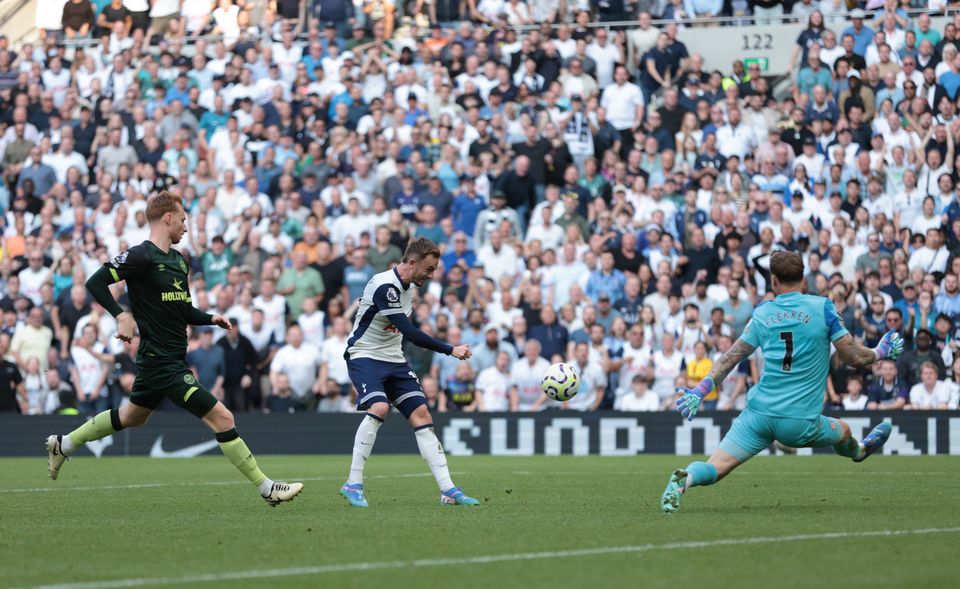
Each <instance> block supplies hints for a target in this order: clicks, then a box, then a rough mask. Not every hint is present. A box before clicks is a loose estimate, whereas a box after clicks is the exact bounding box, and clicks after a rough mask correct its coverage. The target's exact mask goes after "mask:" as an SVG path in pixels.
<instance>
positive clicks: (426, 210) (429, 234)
mask: <svg viewBox="0 0 960 589" xmlns="http://www.w3.org/2000/svg"><path fill="white" fill-rule="evenodd" d="M417 217H418V218H419V220H420V223H419V224H418V225H417V230H416V231H415V232H414V233H413V236H414V237H416V238H420V237H426V238H428V239H429V240H430V241H432V242H433V243H435V244H437V245H440V244H441V243H446V242H447V236H446V235H444V234H443V229H441V228H440V225H438V224H437V209H436V207H434V206H433V205H431V204H422V203H421V205H420V214H419V215H417Z"/></svg>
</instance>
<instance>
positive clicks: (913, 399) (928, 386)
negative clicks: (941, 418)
mask: <svg viewBox="0 0 960 589" xmlns="http://www.w3.org/2000/svg"><path fill="white" fill-rule="evenodd" d="M937 376H938V372H937V367H936V366H935V365H934V364H933V363H932V362H924V363H923V364H921V365H920V382H918V383H917V384H915V385H913V387H911V388H910V405H909V408H910V409H946V408H947V407H948V405H949V403H950V385H949V383H947V382H946V381H942V380H937Z"/></svg>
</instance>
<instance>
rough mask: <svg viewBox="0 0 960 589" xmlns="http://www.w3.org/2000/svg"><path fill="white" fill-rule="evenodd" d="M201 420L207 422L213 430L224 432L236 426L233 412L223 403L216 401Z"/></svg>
mask: <svg viewBox="0 0 960 589" xmlns="http://www.w3.org/2000/svg"><path fill="white" fill-rule="evenodd" d="M203 420H204V421H205V422H207V424H208V425H209V426H210V428H211V429H212V430H213V431H215V432H226V431H230V430H232V429H233V428H234V427H236V422H235V421H234V419H233V413H231V412H230V410H229V409H227V408H226V407H225V406H224V405H223V403H217V404H216V405H215V406H214V408H213V409H211V410H210V412H209V413H207V414H206V415H205V416H204V418H203Z"/></svg>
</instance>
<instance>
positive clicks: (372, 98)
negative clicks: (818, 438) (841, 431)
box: [0, 0, 960, 415]
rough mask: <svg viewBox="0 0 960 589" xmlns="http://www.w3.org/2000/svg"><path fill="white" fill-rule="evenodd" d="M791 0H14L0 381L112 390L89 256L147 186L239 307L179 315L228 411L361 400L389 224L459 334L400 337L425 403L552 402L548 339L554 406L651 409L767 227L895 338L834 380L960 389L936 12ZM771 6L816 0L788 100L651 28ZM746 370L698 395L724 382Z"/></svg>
mask: <svg viewBox="0 0 960 589" xmlns="http://www.w3.org/2000/svg"><path fill="white" fill-rule="evenodd" d="M790 4H791V3H788V2H779V1H760V0H754V1H750V2H746V1H742V0H734V1H733V2H729V1H726V2H723V1H721V0H683V1H681V0H669V1H667V2H664V1H663V0H655V1H650V0H635V1H634V2H629V1H628V2H624V1H623V0H604V1H600V2H585V1H584V0H574V1H571V2H560V3H557V2H553V1H548V0H528V1H523V0H481V1H480V2H474V1H473V0H468V1H467V2H460V1H459V0H432V1H427V2H424V1H416V2H407V3H404V4H403V5H395V4H392V3H390V2H388V1H386V0H363V1H362V2H361V1H353V2H352V1H350V0H310V1H303V0H301V1H300V2H298V1H296V0H280V1H276V2H266V1H265V0H249V1H243V0H238V1H237V2H234V1H232V0H221V1H219V2H211V1H210V0H182V2H181V1H180V0H156V1H155V2H151V3H148V2H147V1H146V0H106V1H105V0H97V1H95V2H92V3H91V2H88V1H87V0H68V1H67V2H66V3H64V1H63V0H39V2H38V15H37V25H38V28H40V29H41V31H40V32H41V40H40V41H38V42H36V43H23V44H22V45H20V46H19V47H11V46H10V44H9V43H8V41H7V39H5V38H0V156H2V187H0V208H2V211H3V217H2V218H3V221H2V224H3V232H2V235H3V238H2V253H0V283H2V285H0V286H2V288H0V290H2V300H0V309H2V317H0V356H2V358H3V361H2V365H0V371H2V375H3V376H2V379H0V380H2V385H0V411H6V412H17V411H19V412H22V413H24V414H45V413H56V412H62V413H71V412H75V411H79V412H80V413H81V414H84V415H88V414H92V413H95V412H97V411H101V410H103V409H105V408H107V407H109V406H117V405H118V404H120V403H123V402H124V397H125V396H126V395H127V394H128V392H129V390H130V388H131V385H132V383H133V379H134V377H135V374H136V362H135V358H136V346H137V342H136V341H134V342H132V343H129V344H124V343H122V342H120V341H119V340H118V339H117V338H115V337H114V335H115V329H116V323H115V321H114V319H113V318H112V317H111V316H110V315H109V314H108V313H105V312H104V310H103V309H102V308H100V307H99V306H98V305H97V304H96V303H93V302H92V300H91V298H90V296H89V295H88V293H87V292H86V290H85V288H84V283H85V280H86V278H87V277H88V276H90V275H91V274H92V273H93V272H94V271H95V270H96V269H97V268H98V267H99V266H100V265H101V264H103V263H105V262H107V261H109V260H110V259H112V257H114V256H116V255H118V254H119V253H120V252H122V251H123V250H125V249H126V248H128V247H130V246H133V245H136V244H138V243H140V242H141V241H142V240H144V239H146V238H147V236H148V226H147V221H146V218H145V214H144V211H145V207H146V197H147V196H149V195H150V194H152V193H154V192H156V191H159V190H170V191H173V192H175V193H177V194H179V195H181V196H182V197H183V200H184V204H185V208H186V210H187V212H188V214H189V232H188V234H187V236H186V237H185V238H184V241H183V242H182V243H181V245H180V246H179V247H180V249H181V250H182V251H183V253H184V254H185V255H186V256H187V258H188V259H189V260H190V265H191V283H190V287H191V297H192V300H193V303H194V304H195V305H196V306H198V307H199V308H201V309H203V310H206V311H208V312H210V313H216V314H223V315H226V316H228V317H230V318H231V320H232V321H233V323H234V325H235V327H236V329H234V330H232V331H231V332H230V333H229V334H228V333H226V332H225V331H224V330H220V329H215V328H198V329H195V330H193V332H192V333H191V334H190V344H189V352H188V354H187V357H186V361H187V363H188V364H189V365H190V366H191V367H193V368H194V369H195V371H196V374H197V378H198V380H199V381H200V382H201V383H202V384H203V385H204V386H206V387H207V388H208V389H210V391H211V392H213V393H214V394H215V395H216V396H217V397H218V398H221V399H223V401H224V402H225V403H226V404H227V406H228V407H229V408H230V409H232V410H234V411H268V412H287V411H331V412H332V411H352V410H353V408H354V404H353V395H354V392H353V391H352V387H351V384H350V380H349V378H348V375H347V371H346V365H345V361H344V359H343V351H344V349H345V346H346V342H347V336H348V335H349V333H350V330H351V327H352V325H353V315H354V312H355V309H356V308H357V299H358V297H359V296H360V294H361V292H362V290H363V287H364V285H365V284H366V283H367V281H368V280H369V279H370V278H371V277H372V276H373V275H374V274H375V273H377V272H381V271H384V270H386V269H389V268H390V267H391V266H392V265H393V264H396V263H397V262H398V261H399V260H400V259H401V256H402V255H403V250H404V247H405V244H406V243H407V241H408V240H409V239H410V238H411V237H413V236H418V237H419V236H426V237H429V238H430V239H432V240H434V241H436V242H437V243H438V244H440V245H441V248H442V251H443V252H444V253H443V256H442V259H441V265H440V268H439V270H438V271H437V273H436V276H435V279H434V280H433V281H432V282H430V283H428V284H427V285H426V286H424V287H423V288H422V289H420V290H419V292H418V294H417V298H416V300H417V303H416V305H415V312H414V315H413V317H412V319H413V321H414V322H415V324H416V325H417V326H418V327H419V328H420V329H422V330H424V331H425V332H427V333H429V334H431V335H433V336H435V337H438V338H441V339H444V340H447V341H449V342H451V343H453V344H458V343H469V344H470V345H471V346H472V348H473V357H472V358H471V359H470V361H468V362H459V361H457V360H455V359H453V358H451V357H446V356H441V355H439V354H434V353H432V352H429V351H426V350H423V349H419V348H416V347H409V349H406V353H407V355H408V358H409V362H410V364H411V367H412V368H413V369H414V370H415V371H416V373H417V374H418V375H419V376H420V379H421V382H422V385H423V389H424V391H425V392H426V393H427V396H428V399H429V402H430V404H431V406H432V407H435V408H436V409H437V410H439V411H451V412H452V411H531V410H542V409H556V408H559V406H558V405H557V404H556V403H553V402H551V401H549V400H548V399H547V398H546V397H545V396H544V395H543V394H542V393H541V392H540V378H541V376H542V374H543V371H544V369H545V368H546V367H547V366H548V365H549V364H550V363H551V362H558V361H565V362H570V363H572V364H574V365H575V366H576V367H577V369H578V370H579V372H580V375H581V379H582V381H583V385H582V389H581V392H580V394H578V395H577V396H576V397H575V398H574V399H573V400H571V401H570V402H569V403H568V404H567V406H566V408H568V409H574V410H581V411H592V410H598V409H615V410H624V411H657V410H668V409H672V408H673V403H674V398H675V395H674V388H675V387H676V386H693V384H696V383H697V382H698V381H699V380H700V379H701V378H703V377H704V376H706V375H707V374H708V372H709V371H710V368H711V365H712V359H714V358H716V357H717V355H718V354H721V353H723V352H724V351H725V350H726V349H728V348H729V347H730V345H731V343H732V341H733V340H734V339H735V338H736V337H737V335H738V334H739V333H741V332H742V330H743V328H744V326H745V325H746V324H747V322H748V321H749V319H750V317H751V312H752V310H753V308H754V306H755V305H757V304H759V303H761V302H762V301H763V300H764V299H766V298H770V297H771V296H772V293H771V292H770V290H769V284H770V281H769V279H770V274H769V256H770V254H771V253H772V252H774V251H777V250H781V249H786V250H791V251H797V252H800V253H802V254H803V256H804V260H805V263H806V268H807V275H806V278H805V282H806V287H807V289H808V292H810V293H812V294H818V295H821V296H826V297H830V299H831V300H832V301H833V302H834V304H835V305H836V307H837V309H838V310H839V311H840V313H841V314H842V316H843V319H844V322H845V324H846V327H847V328H848V329H849V330H850V331H851V333H852V334H853V335H854V336H855V337H857V338H860V339H862V340H863V341H864V342H865V343H866V345H868V346H873V345H875V344H876V343H877V341H878V340H879V338H880V336H881V335H882V334H883V333H884V331H886V330H887V329H888V328H894V329H898V330H899V331H900V333H901V334H902V335H903V337H904V338H905V339H906V340H907V351H906V352H905V353H904V354H903V356H902V357H901V358H900V359H899V360H898V361H897V362H892V361H885V362H881V363H879V364H878V365H875V366H873V367H871V368H870V369H867V370H863V371H858V370H854V369H851V368H848V367H845V366H844V365H843V364H842V363H841V362H840V361H839V359H837V358H834V360H833V361H832V370H831V375H830V378H829V380H828V382H827V383H825V388H826V391H825V397H824V403H825V405H826V406H827V407H828V408H843V409H851V410H852V409H901V408H913V409H947V408H951V409H955V408H957V405H958V399H960V354H957V353H956V350H957V342H958V341H960V340H958V338H960V279H958V277H960V200H958V195H957V180H958V166H957V164H958V163H960V160H958V157H960V154H957V153H956V149H955V145H956V144H957V142H958V140H960V136H958V133H960V115H958V113H957V104H958V103H957V98H958V96H957V94H958V90H960V55H958V51H957V49H958V44H960V40H958V28H960V18H956V19H953V18H950V19H948V21H947V24H946V26H945V27H941V28H939V29H938V28H934V27H933V26H932V25H931V18H930V16H929V14H926V13H921V14H919V15H917V14H916V13H915V12H914V13H910V14H908V12H907V11H906V10H905V9H910V8H915V7H917V5H919V6H920V7H922V8H926V9H927V10H928V11H938V10H939V11H942V10H945V9H946V6H945V3H944V2H942V1H938V0H930V1H929V2H919V3H917V2H913V3H911V2H908V1H907V2H899V3H898V2H897V1H896V0H886V1H884V2H879V1H876V0H871V1H870V2H867V3H863V2H860V3H859V4H857V3H855V2H849V1H848V2H841V1H834V2H831V1H829V0H824V1H823V2H817V1H812V2H811V1H809V0H802V1H797V2H794V3H792V6H790ZM785 5H787V6H785ZM849 7H852V9H851V8H849ZM864 9H866V12H865V10H864ZM722 15H727V16H733V17H736V18H734V19H733V20H727V21H725V22H724V23H719V24H712V23H698V22H691V19H696V18H701V17H712V16H722ZM661 17H663V18H666V19H673V20H672V22H669V23H668V24H665V25H662V26H657V25H655V24H652V21H657V22H663V21H659V20H657V19H660V18H661ZM781 18H784V19H788V20H789V19H792V20H794V21H797V22H805V23H807V26H806V27H805V28H804V29H803V31H802V33H801V34H800V35H799V37H798V38H797V40H796V48H795V51H794V53H793V55H792V57H791V61H792V63H793V65H794V71H793V72H792V74H791V75H792V80H791V84H790V85H789V89H788V91H785V92H783V94H782V95H775V94H774V88H773V85H772V84H771V80H769V79H767V78H765V77H763V74H762V72H761V71H760V69H759V64H757V63H752V64H750V65H748V67H744V63H743V62H741V61H737V62H735V63H732V64H729V65H728V66H727V67H725V68H724V69H723V70H722V71H718V70H712V69H711V70H707V69H705V68H704V60H703V58H702V56H700V55H696V54H694V55H691V54H689V52H688V51H687V48H686V47H685V46H684V44H683V43H682V42H681V41H679V40H678V39H677V31H678V27H681V26H701V25H703V26H721V25H723V24H729V23H733V24H747V23H750V22H753V21H754V20H755V21H756V22H761V23H776V22H779V21H780V19H781ZM604 22H608V23H616V24H615V25H612V26H609V27H608V26H605V25H603V23H604ZM598 23H599V24H598ZM528 25H534V26H528ZM552 25H556V26H552ZM709 31H710V29H709V28H704V34H709ZM197 37H200V38H199V39H197ZM114 294H115V296H116V297H117V298H118V299H119V300H120V301H121V304H126V301H125V295H124V289H123V287H122V284H121V285H116V287H115V292H114ZM762 371H763V358H762V355H760V354H759V353H757V354H755V355H754V356H753V357H752V358H751V359H750V360H749V361H747V362H744V363H743V364H742V365H741V366H740V367H738V369H736V370H735V371H734V372H733V373H732V374H731V376H730V377H729V378H728V379H727V380H726V381H725V382H723V383H722V384H721V385H720V386H719V388H718V390H717V391H715V392H714V393H712V394H711V395H710V396H708V397H707V398H706V407H707V408H708V409H714V408H715V409H720V410H731V409H741V408H743V407H744V404H745V401H746V391H747V390H748V388H749V387H750V386H751V384H752V383H754V382H756V381H757V379H758V376H759V374H760V373H761V372H762Z"/></svg>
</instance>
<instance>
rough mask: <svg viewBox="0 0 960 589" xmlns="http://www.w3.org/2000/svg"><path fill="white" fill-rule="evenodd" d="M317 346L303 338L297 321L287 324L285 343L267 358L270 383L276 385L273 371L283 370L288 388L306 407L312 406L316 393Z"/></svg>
mask: <svg viewBox="0 0 960 589" xmlns="http://www.w3.org/2000/svg"><path fill="white" fill-rule="evenodd" d="M320 362H321V358H320V350H318V349H317V347H316V346H314V345H313V344H308V343H306V342H304V341H303V330H302V329H301V328H300V326H299V325H291V326H290V327H288V328H287V345H285V346H283V347H281V348H280V349H279V350H277V353H276V355H275V356H274V357H273V360H272V361H271V362H270V385H271V387H273V388H276V387H277V382H276V379H277V374H279V373H281V372H282V373H284V374H286V375H287V377H288V378H289V379H290V390H291V391H292V393H293V395H292V396H294V397H295V398H296V399H297V400H298V401H299V402H301V403H303V404H304V405H306V406H307V409H308V410H310V409H313V408H314V407H316V400H317V399H316V395H318V394H319V393H320V380H319V379H318V378H317V377H318V375H319V370H320Z"/></svg>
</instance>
